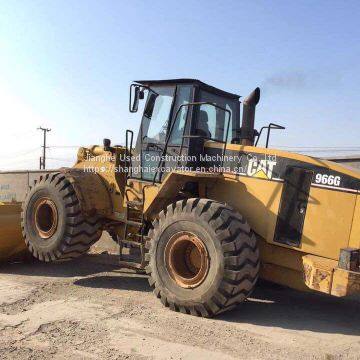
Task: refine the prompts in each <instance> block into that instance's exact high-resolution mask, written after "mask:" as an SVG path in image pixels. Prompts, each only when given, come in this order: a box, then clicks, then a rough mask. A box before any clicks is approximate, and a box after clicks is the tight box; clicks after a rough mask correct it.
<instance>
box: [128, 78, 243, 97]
mask: <svg viewBox="0 0 360 360" xmlns="http://www.w3.org/2000/svg"><path fill="white" fill-rule="evenodd" d="M135 82H136V83H138V84H141V85H147V86H151V85H177V84H189V85H197V86H199V87H200V88H201V89H203V90H205V91H209V92H211V93H213V94H216V95H219V96H223V97H227V98H230V99H236V100H238V99H239V98H240V95H237V94H232V93H229V92H227V91H224V90H221V89H218V88H216V87H214V86H211V85H208V84H205V83H204V82H202V81H200V80H197V79H168V80H135Z"/></svg>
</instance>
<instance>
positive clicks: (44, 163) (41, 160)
mask: <svg viewBox="0 0 360 360" xmlns="http://www.w3.org/2000/svg"><path fill="white" fill-rule="evenodd" d="M38 130H41V131H42V132H43V137H44V144H43V146H42V148H43V156H42V157H41V156H40V169H45V166H46V133H47V132H49V131H51V129H46V128H43V127H41V126H40V127H38Z"/></svg>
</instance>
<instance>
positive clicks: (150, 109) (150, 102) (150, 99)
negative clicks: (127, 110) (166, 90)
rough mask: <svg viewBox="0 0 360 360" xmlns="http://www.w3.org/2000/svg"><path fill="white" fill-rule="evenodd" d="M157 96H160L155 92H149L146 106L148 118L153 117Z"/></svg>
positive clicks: (145, 114)
mask: <svg viewBox="0 0 360 360" xmlns="http://www.w3.org/2000/svg"><path fill="white" fill-rule="evenodd" d="M157 97H158V94H157V93H155V92H151V93H150V94H149V97H148V101H147V102H146V106H145V109H144V116H146V117H147V118H148V119H151V117H152V114H153V111H154V106H155V102H156V98H157Z"/></svg>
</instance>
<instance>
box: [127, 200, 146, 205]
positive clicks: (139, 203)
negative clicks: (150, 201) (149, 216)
mask: <svg viewBox="0 0 360 360" xmlns="http://www.w3.org/2000/svg"><path fill="white" fill-rule="evenodd" d="M126 205H127V206H128V207H143V206H144V203H143V202H142V201H137V200H131V201H128V202H127V203H126Z"/></svg>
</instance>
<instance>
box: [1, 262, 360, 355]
mask: <svg viewBox="0 0 360 360" xmlns="http://www.w3.org/2000/svg"><path fill="white" fill-rule="evenodd" d="M359 335H360V299H359V298H352V299H338V298H333V297H327V296H324V295H321V294H314V293H300V292H297V291H294V290H290V289H286V288H282V287H279V286H276V285H271V284H260V285H259V286H258V288H257V290H256V291H255V293H254V294H253V296H252V298H251V299H249V300H248V301H247V302H246V303H244V304H243V305H242V306H240V307H238V308H237V309H235V310H233V311H231V312H228V313H225V314H223V315H221V316H219V317H217V318H215V319H202V318H196V317H192V316H188V315H183V314H179V313H174V312H171V311H170V310H168V309H166V308H164V307H163V306H162V305H161V303H160V302H159V301H158V300H157V299H156V298H155V296H154V295H153V294H152V292H151V291H150V288H149V286H148V283H147V279H146V277H144V276H142V275H136V274H133V273H130V272H125V271H121V270H119V269H117V267H116V265H115V262H114V261H113V260H111V259H110V257H109V256H107V255H89V256H86V257H83V258H82V259H80V260H77V261H75V262H72V263H65V264H50V265H49V264H41V263H37V262H35V263H27V264H22V263H18V264H3V265H1V266H0V359H15V358H16V359H50V358H52V359H53V358H54V359H75V358H76V359H88V358H89V359H98V358H101V359H104V358H105V359H224V360H226V359H360V336H359Z"/></svg>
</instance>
